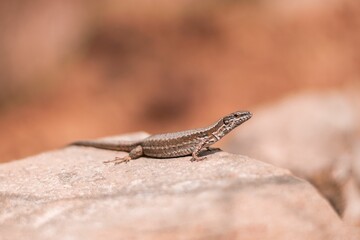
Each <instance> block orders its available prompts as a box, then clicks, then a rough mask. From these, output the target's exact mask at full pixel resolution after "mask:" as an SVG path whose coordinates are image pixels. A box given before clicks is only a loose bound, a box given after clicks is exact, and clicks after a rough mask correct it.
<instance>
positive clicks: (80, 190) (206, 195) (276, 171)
mask: <svg viewBox="0 0 360 240" xmlns="http://www.w3.org/2000/svg"><path fill="white" fill-rule="evenodd" d="M137 137H138V136H137V135H134V136H127V138H128V139H129V138H130V139H136V138H137ZM113 139H114V138H113ZM116 139H118V138H116ZM123 154H124V153H119V152H114V151H107V150H100V149H94V148H86V147H77V146H71V147H66V148H64V149H60V150H55V151H51V152H47V153H43V154H40V155H37V156H33V157H29V158H26V159H23V160H20V161H14V162H11V163H6V164H1V165H0V202H1V207H0V239H280V240H281V239H295V240H296V239H321V240H322V239H356V238H355V237H356V236H358V235H354V233H353V232H350V229H348V228H346V227H345V226H344V224H343V223H342V220H341V219H340V218H339V217H338V215H337V214H336V213H335V211H334V210H333V209H332V208H331V206H330V205H329V204H328V202H327V201H326V200H325V199H324V198H322V197H321V196H320V195H319V194H318V192H317V191H316V190H315V189H314V188H313V187H312V186H311V185H310V184H309V183H308V182H306V181H304V180H301V179H299V178H297V177H294V176H293V175H292V174H291V173H289V171H287V170H284V169H280V168H277V167H274V166H272V165H269V164H266V163H263V162H259V161H257V160H254V159H251V158H248V157H245V156H240V155H233V154H229V153H226V152H215V153H211V154H208V155H207V160H205V161H201V162H190V161H189V159H190V158H189V157H182V158H175V159H151V158H140V159H137V160H133V161H130V162H129V163H128V164H120V165H111V164H110V165H109V164H108V165H105V164H103V163H102V162H103V161H104V160H109V159H113V158H114V157H115V156H121V155H123Z"/></svg>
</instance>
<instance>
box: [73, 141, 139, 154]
mask: <svg viewBox="0 0 360 240" xmlns="http://www.w3.org/2000/svg"><path fill="white" fill-rule="evenodd" d="M69 145H70V146H83V147H94V148H100V149H107V150H114V151H124V152H130V151H131V150H132V149H134V148H135V147H137V146H139V145H140V142H138V141H121V142H111V143H110V142H105V141H77V142H73V143H70V144H69Z"/></svg>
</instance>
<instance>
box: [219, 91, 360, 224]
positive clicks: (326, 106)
mask: <svg viewBox="0 0 360 240" xmlns="http://www.w3.org/2000/svg"><path fill="white" fill-rule="evenodd" d="M358 95H359V92H358V93H357V94H354V92H351V91H343V92H340V91H339V92H337V91H336V92H335V91H334V92H329V93H317V92H313V93H303V94H299V95H296V96H292V97H289V98H286V99H284V100H282V101H280V102H279V103H276V104H274V105H272V106H267V107H265V108H263V109H262V110H259V111H255V112H254V117H253V118H252V119H251V121H249V122H248V123H247V125H246V127H243V128H242V129H241V131H238V133H237V135H236V137H235V139H233V141H230V144H229V145H228V146H227V147H225V149H226V150H228V151H230V152H235V153H241V154H246V155H248V156H251V157H254V158H257V159H260V160H263V161H266V162H269V163H271V164H274V165H276V166H280V167H284V168H287V169H289V170H291V171H292V172H293V173H294V174H295V175H297V176H300V177H303V178H305V179H307V180H309V181H310V182H311V183H313V184H314V185H315V186H316V187H317V188H318V189H319V190H320V191H321V193H322V194H323V195H324V196H325V197H326V198H327V199H328V200H329V201H330V202H331V203H332V205H333V206H334V208H335V209H336V211H338V212H339V214H344V219H345V220H346V221H347V222H350V223H351V224H354V225H358V226H360V209H359V208H360V197H359V196H360V192H359V189H360V181H357V180H356V179H360V164H359V162H360V141H359V139H360V138H359V130H360V129H359V128H360V125H359V122H360V116H359V114H360V99H359V97H356V96H358ZM357 152H358V153H357Z"/></svg>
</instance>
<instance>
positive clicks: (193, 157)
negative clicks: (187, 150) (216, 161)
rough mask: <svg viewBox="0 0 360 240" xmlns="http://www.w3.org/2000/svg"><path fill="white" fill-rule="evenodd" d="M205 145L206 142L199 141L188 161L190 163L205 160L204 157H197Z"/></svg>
mask: <svg viewBox="0 0 360 240" xmlns="http://www.w3.org/2000/svg"><path fill="white" fill-rule="evenodd" d="M206 143H207V140H206V139H204V140H203V141H201V142H200V143H199V144H198V145H197V146H196V147H195V149H194V151H193V153H192V157H191V159H190V161H191V162H194V161H202V160H204V159H206V157H199V153H200V151H201V149H203V148H204V146H205V144H206Z"/></svg>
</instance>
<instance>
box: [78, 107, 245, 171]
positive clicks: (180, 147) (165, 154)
mask: <svg viewBox="0 0 360 240" xmlns="http://www.w3.org/2000/svg"><path fill="white" fill-rule="evenodd" d="M251 116H252V114H251V113H250V112H246V111H238V112H234V113H231V114H229V115H227V116H225V117H222V118H221V119H219V120H218V121H217V122H215V123H214V124H212V125H210V126H209V127H205V128H198V129H193V130H187V131H182V132H174V133H164V134H156V135H151V136H149V137H147V138H145V139H143V140H139V141H124V142H121V143H104V142H97V141H78V142H74V143H72V144H71V145H77V146H86V147H95V148H101V149H108V150H115V151H125V152H129V154H128V155H127V156H125V157H121V158H120V157H117V158H115V159H114V160H110V161H106V162H104V163H109V162H114V163H115V164H119V163H122V162H128V161H130V160H131V159H136V158H139V157H141V156H147V157H155V158H171V157H181V156H188V155H192V158H191V161H200V160H203V159H205V157H199V153H200V151H201V150H202V149H207V150H210V146H211V145H212V144H214V143H215V142H217V141H219V140H220V139H221V138H222V137H224V136H225V135H226V134H228V133H229V132H230V131H231V130H233V129H234V128H236V127H237V126H239V125H240V124H242V123H244V122H246V121H247V120H249V119H250V118H251Z"/></svg>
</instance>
